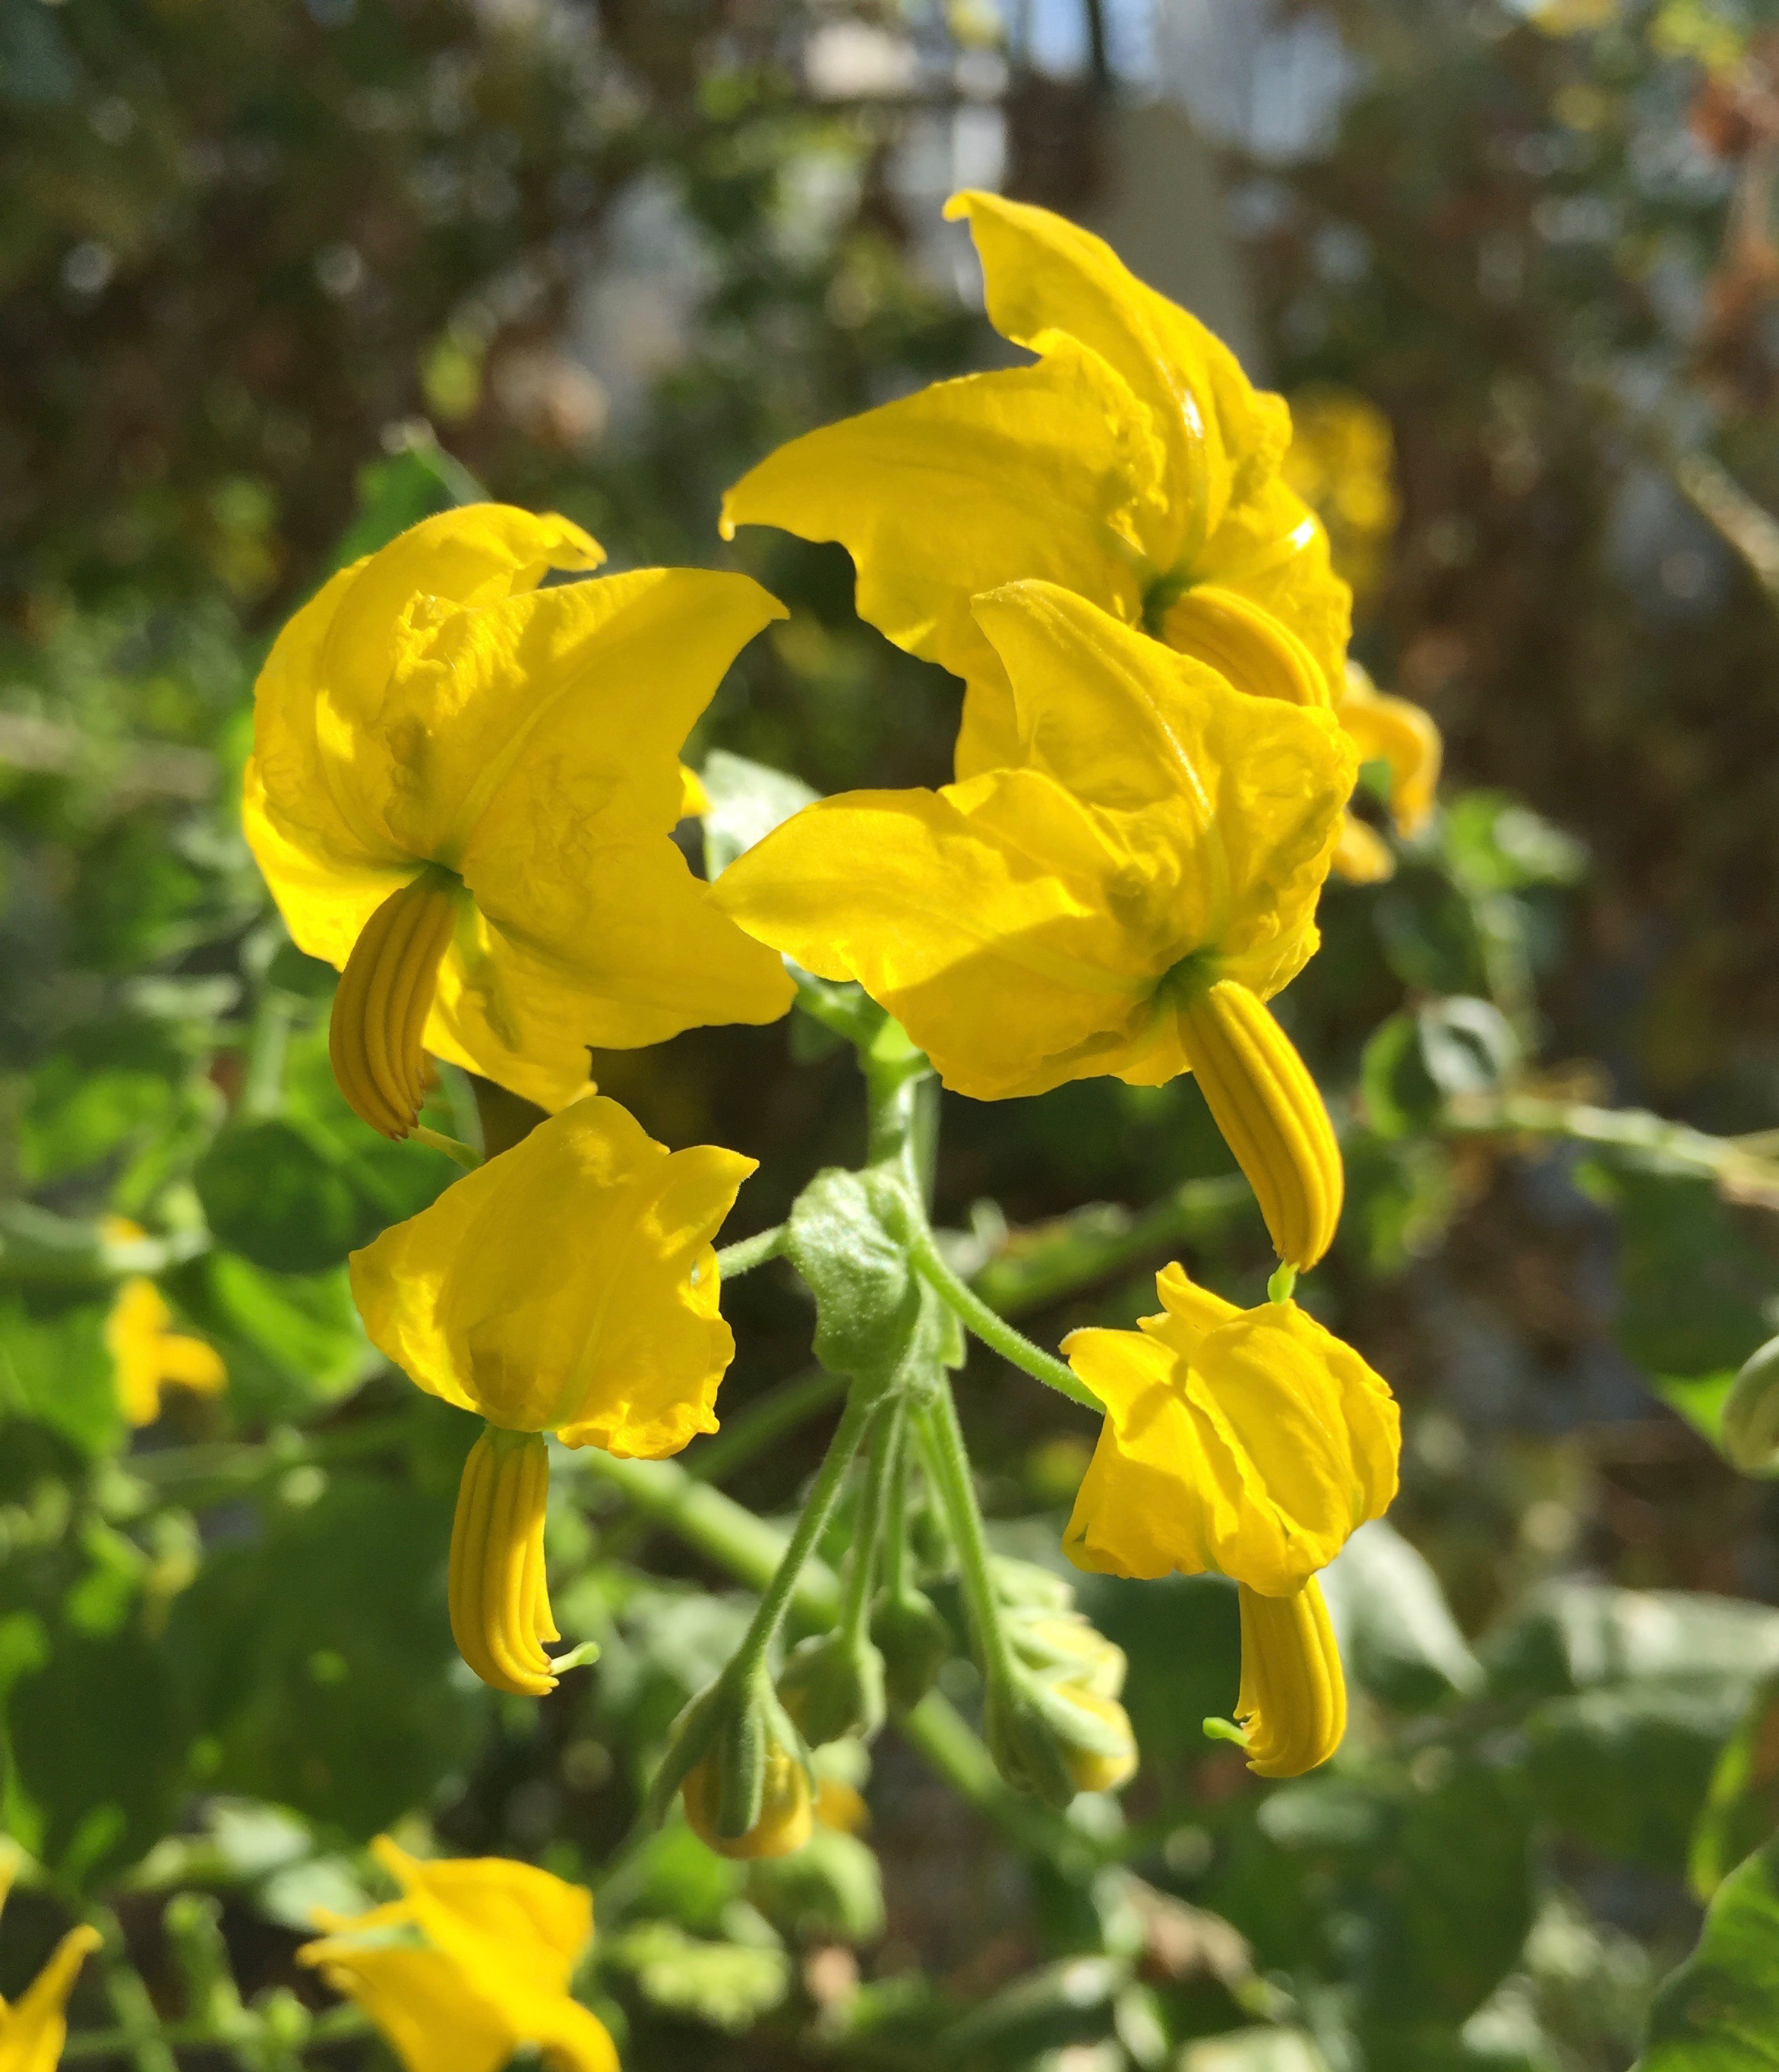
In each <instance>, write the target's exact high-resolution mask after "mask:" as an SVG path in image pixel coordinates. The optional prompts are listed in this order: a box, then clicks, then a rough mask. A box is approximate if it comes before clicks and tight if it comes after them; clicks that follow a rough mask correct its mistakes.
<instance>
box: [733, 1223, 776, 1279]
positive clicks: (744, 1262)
mask: <svg viewBox="0 0 1779 2072" xmlns="http://www.w3.org/2000/svg"><path fill="white" fill-rule="evenodd" d="M787 1235H789V1233H788V1231H787V1229H786V1227H785V1226H784V1225H783V1223H774V1225H773V1226H772V1227H771V1229H770V1230H763V1231H761V1232H760V1233H759V1234H758V1236H756V1237H744V1238H743V1239H741V1241H740V1242H739V1243H738V1244H725V1245H724V1246H722V1247H721V1248H720V1249H719V1250H718V1252H717V1275H718V1276H719V1278H720V1279H721V1280H724V1281H738V1280H739V1279H740V1278H741V1276H742V1275H743V1274H744V1273H748V1272H752V1270H753V1269H754V1268H755V1267H756V1266H764V1265H765V1264H766V1261H767V1260H769V1259H777V1258H779V1256H781V1255H782V1253H783V1251H784V1247H785V1239H786V1238H787Z"/></svg>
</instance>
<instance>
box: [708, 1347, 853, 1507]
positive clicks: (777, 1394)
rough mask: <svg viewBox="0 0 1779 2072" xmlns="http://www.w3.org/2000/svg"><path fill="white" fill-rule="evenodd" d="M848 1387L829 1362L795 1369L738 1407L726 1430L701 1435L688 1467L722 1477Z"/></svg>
mask: <svg viewBox="0 0 1779 2072" xmlns="http://www.w3.org/2000/svg"><path fill="white" fill-rule="evenodd" d="M845 1393H846V1377H845V1375H843V1374H830V1373H829V1372H828V1370H827V1368H826V1367H811V1369H810V1370H809V1371H808V1372H807V1374H799V1375H793V1376H792V1377H791V1379H790V1380H789V1381H782V1382H780V1383H779V1385H778V1387H776V1388H774V1389H771V1390H770V1391H769V1392H767V1393H766V1395H764V1396H762V1397H761V1398H760V1400H759V1401H758V1403H750V1404H749V1405H748V1407H747V1408H746V1410H743V1411H740V1412H737V1414H736V1415H735V1416H733V1417H731V1418H730V1419H729V1420H728V1421H727V1422H726V1423H725V1424H724V1426H723V1429H722V1430H721V1432H717V1433H713V1434H712V1436H711V1437H709V1438H708V1439H705V1440H703V1441H700V1443H699V1445H697V1446H696V1448H695V1449H694V1450H693V1451H692V1453H689V1454H688V1456H687V1457H686V1464H685V1465H686V1472H687V1473H688V1474H690V1475H692V1477H693V1478H695V1479H696V1480H697V1481H699V1482H721V1480H722V1479H723V1478H724V1477H725V1475H731V1474H734V1472H735V1470H737V1468H742V1467H745V1466H746V1465H747V1463H748V1462H749V1461H751V1460H754V1459H755V1458H757V1457H758V1455H760V1454H761V1453H764V1452H766V1449H767V1448H768V1447H770V1445H772V1443H773V1441H774V1440H776V1439H778V1438H779V1437H780V1436H781V1435H782V1434H783V1433H787V1432H791V1431H794V1430H795V1429H796V1427H797V1426H798V1425H799V1424H802V1423H803V1420H805V1419H806V1418H809V1417H813V1416H816V1415H817V1414H818V1413H819V1412H821V1411H824V1410H825V1409H827V1408H828V1405H829V1404H832V1403H833V1402H834V1401H835V1400H836V1399H837V1398H838V1397H840V1396H844V1394H845Z"/></svg>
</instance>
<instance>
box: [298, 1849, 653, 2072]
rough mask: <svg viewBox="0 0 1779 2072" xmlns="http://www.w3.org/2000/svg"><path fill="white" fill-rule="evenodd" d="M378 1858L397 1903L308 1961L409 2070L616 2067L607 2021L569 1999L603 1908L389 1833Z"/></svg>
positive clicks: (331, 1924) (332, 1927) (536, 1878)
mask: <svg viewBox="0 0 1779 2072" xmlns="http://www.w3.org/2000/svg"><path fill="white" fill-rule="evenodd" d="M371 1848H372V1854H373V1855H374V1856H376V1859H377V1860H378V1861H379V1862H380V1864H382V1865H383V1866H384V1868H385V1869H386V1870H387V1871H388V1872H389V1873H390V1875H391V1876H392V1877H393V1878H394V1879H395V1881H396V1883H397V1884H398V1885H400V1886H401V1897H400V1898H398V1899H396V1900H394V1901H391V1902H390V1903H389V1904H388V1905H384V1906H380V1907H376V1908H374V1909H373V1910H372V1911H371V1912H370V1913H369V1914H364V1915H361V1916H359V1917H358V1918H355V1919H352V1920H339V1919H335V1918H331V1917H324V1918H323V1919H322V1920H321V1922H320V1924H319V1925H320V1926H323V1927H324V1928H325V1929H326V1930H327V1931H328V1932H327V1934H324V1935H323V1937H322V1938H320V1939H319V1940H318V1941H317V1942H306V1943H305V1944H304V1945H303V1946H302V1948H301V1949H299V1950H298V1952H297V1957H298V1962H299V1963H304V1964H307V1965H309V1966H310V1967H312V1968H313V1969H314V1970H316V1971H319V1972H320V1973H321V1975H322V1976H323V1978H324V1979H326V1980H327V1983H328V1984H329V1985H331V1987H332V1988H334V1989H335V1992H340V1993H343V1994H345V1995H346V1996H347V1997H348V1998H350V1999H351V2000H355V2002H356V2003H357V2004H358V2005H359V2007H361V2008H363V2009H364V2012H365V2013H366V2014H367V2015H368V2016H369V2017H370V2019H371V2021H372V2023H373V2024H374V2025H375V2026H376V2029H378V2031H379V2032H380V2033H381V2034H382V2035H383V2037H384V2038H385V2039H386V2040H387V2041H388V2044H389V2045H390V2046H391V2048H392V2049H393V2050H394V2052H395V2053H396V2057H397V2058H399V2059H400V2060H401V2063H402V2065H403V2066H404V2067H405V2072H505V2068H506V2066H507V2064H508V2063H509V2062H511V2061H512V2058H514V2056H515V2055H516V2053H519V2052H520V2051H521V2050H524V2049H532V2050H535V2051H536V2052H538V2053H540V2056H541V2058H542V2060H543V2062H544V2064H545V2065H546V2066H548V2067H549V2068H550V2072H618V2053H617V2051H616V2049H615V2048H614V2045H613V2044H612V2041H611V2037H610V2034H609V2033H608V2032H607V2031H606V2028H605V2026H604V2025H603V2024H602V2022H601V2021H599V2020H598V2017H597V2016H594V2014H593V2013H592V2012H591V2011H590V2009H588V2008H585V2007H583V2006H581V2004H580V2002H579V2001H578V2000H574V1999H573V1998H572V1997H571V1996H570V1995H569V1981H570V1980H571V1979H572V1978H573V1975H574V1971H575V1968H576V1967H577V1964H578V1963H579V1961H580V1959H581V1954H582V1952H583V1951H585V1948H586V1947H587V1944H588V1942H590V1939H591V1938H592V1934H593V1902H592V1900H591V1897H590V1895H589V1894H588V1893H587V1892H586V1891H585V1889H584V1888H582V1887H581V1886H579V1885H569V1884H566V1883H565V1881H563V1880H562V1879H561V1878H558V1877H552V1876H551V1874H550V1873H548V1871H544V1870H539V1869H537V1868H536V1867H535V1866H534V1865H532V1864H520V1863H513V1862H512V1861H510V1860H507V1858H505V1857H503V1856H476V1857H450V1858H446V1859H443V1860H438V1861H433V1862H422V1861H420V1860H417V1859H416V1858H414V1857H413V1856H409V1855H408V1854H407V1852H405V1850H402V1849H399V1848H396V1845H395V1844H394V1843H393V1842H392V1841H391V1840H389V1838H388V1836H379V1837H378V1838H377V1840H376V1841H375V1842H373V1843H372V1845H371Z"/></svg>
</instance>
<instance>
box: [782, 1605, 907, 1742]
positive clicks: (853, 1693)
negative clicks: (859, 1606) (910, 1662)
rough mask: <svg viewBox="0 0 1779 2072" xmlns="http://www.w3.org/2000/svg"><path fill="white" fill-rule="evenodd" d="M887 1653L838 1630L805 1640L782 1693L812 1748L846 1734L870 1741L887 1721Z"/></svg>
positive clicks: (784, 1677) (787, 1670) (786, 1670)
mask: <svg viewBox="0 0 1779 2072" xmlns="http://www.w3.org/2000/svg"><path fill="white" fill-rule="evenodd" d="M883 1685H884V1665H883V1657H882V1656H881V1655H880V1654H879V1653H878V1652H877V1649H876V1648H875V1647H874V1646H873V1645H872V1644H871V1642H869V1641H868V1640H863V1639H858V1638H853V1637H852V1636H849V1635H848V1634H844V1633H842V1632H840V1631H839V1630H836V1631H835V1632H833V1633H828V1634H821V1635H820V1636H819V1637H818V1638H813V1639H810V1640H806V1641H803V1642H799V1645H798V1646H796V1647H795V1648H794V1649H793V1650H792V1651H791V1658H790V1659H789V1660H788V1661H787V1663H785V1666H784V1670H783V1674H782V1675H780V1676H779V1698H780V1699H781V1700H783V1704H784V1708H785V1710H786V1711H787V1712H788V1713H789V1714H790V1715H791V1719H792V1720H794V1721H795V1724H796V1726H797V1729H798V1730H799V1733H801V1734H802V1735H803V1739H804V1740H805V1741H807V1743H808V1744H809V1745H810V1746H811V1748H820V1746H821V1745H823V1743H824V1742H825V1741H839V1740H840V1739H841V1738H842V1737H844V1736H845V1735H847V1734H857V1736H858V1737H859V1738H860V1739H861V1741H869V1739H870V1738H871V1737H872V1735H873V1734H874V1733H876V1732H877V1729H878V1728H879V1727H881V1725H883V1710H884V1706H883Z"/></svg>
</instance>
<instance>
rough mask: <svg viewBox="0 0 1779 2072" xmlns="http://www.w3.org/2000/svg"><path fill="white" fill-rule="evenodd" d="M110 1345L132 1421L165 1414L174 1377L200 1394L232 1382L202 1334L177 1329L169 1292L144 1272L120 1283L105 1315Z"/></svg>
mask: <svg viewBox="0 0 1779 2072" xmlns="http://www.w3.org/2000/svg"><path fill="white" fill-rule="evenodd" d="M129 1228H130V1229H131V1230H132V1231H133V1232H134V1235H141V1233H140V1232H139V1231H134V1226H130V1227H129ZM105 1348H106V1350H107V1351H109V1353H110V1355H111V1361H112V1371H113V1375H114V1376H115V1378H116V1382H117V1402H118V1405H119V1407H120V1408H121V1410H122V1411H123V1413H124V1415H125V1417H126V1418H128V1419H129V1422H130V1423H131V1424H153V1423H154V1420H155V1419H156V1418H157V1417H158V1416H160V1414H161V1391H162V1388H163V1387H166V1384H167V1383H169V1382H171V1383H177V1384H178V1386H179V1387H182V1388H190V1389H195V1391H196V1392H198V1393H199V1395H200V1396H214V1395H215V1394H216V1391H217V1390H218V1389H220V1388H223V1387H226V1386H227V1385H228V1369H227V1368H226V1367H224V1365H223V1363H222V1357H221V1355H220V1354H219V1353H218V1352H217V1351H216V1348H215V1347H214V1346H207V1345H206V1344H205V1343H204V1342H203V1339H202V1338H189V1337H187V1334H185V1333H184V1332H183V1331H180V1330H175V1327H174V1317H173V1312H172V1310H171V1309H169V1308H168V1306H167V1302H166V1297H165V1296H164V1295H162V1293H161V1291H160V1289H158V1288H157V1287H156V1286H155V1285H154V1282H153V1281H150V1280H149V1279H148V1278H147V1276H146V1275H143V1274H132V1275H131V1276H130V1277H129V1280H127V1281H122V1282H120V1284H119V1285H118V1289H117V1295H116V1296H115V1297H114V1298H113V1301H112V1305H111V1313H110V1314H109V1316H108V1317H107V1318H106V1319H105Z"/></svg>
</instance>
